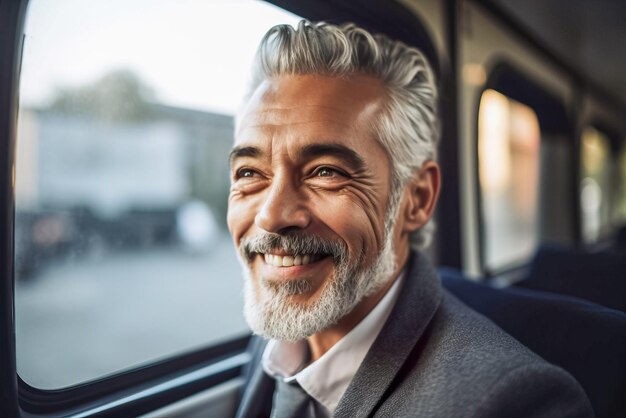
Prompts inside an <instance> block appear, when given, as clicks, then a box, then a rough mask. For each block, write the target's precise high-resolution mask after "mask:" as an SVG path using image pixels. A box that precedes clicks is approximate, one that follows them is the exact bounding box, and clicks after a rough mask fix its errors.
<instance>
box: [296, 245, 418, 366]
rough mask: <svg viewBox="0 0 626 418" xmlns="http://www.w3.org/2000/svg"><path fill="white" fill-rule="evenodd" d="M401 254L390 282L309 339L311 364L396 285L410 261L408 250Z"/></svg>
mask: <svg viewBox="0 0 626 418" xmlns="http://www.w3.org/2000/svg"><path fill="white" fill-rule="evenodd" d="M402 253H403V254H401V255H400V254H399V257H398V263H397V267H396V271H394V272H393V274H392V275H391V276H390V277H389V280H387V282H386V283H385V284H384V285H383V286H382V287H381V288H380V289H378V290H377V291H376V292H374V293H373V294H371V295H369V296H367V297H365V298H363V300H361V302H359V303H358V304H357V305H356V307H355V308H354V309H353V310H352V311H351V312H350V313H348V314H347V315H346V316H344V317H343V318H341V319H340V320H339V322H337V323H336V324H335V325H333V326H331V327H329V328H326V329H325V330H323V331H320V332H318V333H316V334H313V335H311V336H310V337H309V338H308V343H309V348H310V350H311V359H310V361H311V362H314V361H316V360H317V359H319V358H320V357H322V356H323V355H324V354H325V353H326V352H327V351H328V350H330V349H331V347H332V346H333V345H335V344H336V343H337V342H338V341H339V340H341V339H342V338H343V337H344V336H345V335H346V334H348V333H349V332H350V331H352V329H354V327H356V326H357V325H358V324H359V323H360V322H361V321H362V320H363V318H365V317H366V316H367V315H368V314H369V313H370V312H371V311H372V309H374V307H375V306H376V305H378V302H380V300H381V299H382V298H383V297H384V296H385V295H386V294H387V292H388V291H389V289H390V288H391V286H392V285H393V284H394V283H395V281H396V280H397V278H398V276H399V275H400V272H401V271H402V269H403V268H404V265H405V264H406V261H407V259H408V249H407V250H406V251H403V252H402Z"/></svg>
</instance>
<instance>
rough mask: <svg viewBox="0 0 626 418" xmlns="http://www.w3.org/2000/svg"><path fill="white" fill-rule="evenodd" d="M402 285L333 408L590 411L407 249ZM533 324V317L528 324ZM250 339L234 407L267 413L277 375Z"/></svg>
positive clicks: (375, 413)
mask: <svg viewBox="0 0 626 418" xmlns="http://www.w3.org/2000/svg"><path fill="white" fill-rule="evenodd" d="M407 272H408V273H407V277H406V279H405V283H404V288H403V289H402V292H401V295H400V297H399V298H398V301H397V303H396V306H395V307H394V309H393V310H392V312H391V314H390V316H389V319H388V320H387V322H386V324H385V326H384V327H383V329H382V331H381V332H380V335H379V336H378V338H376V340H375V342H374V344H373V345H372V347H371V348H370V350H369V352H368V354H367V356H366V357H365V359H364V360H363V363H362V364H361V366H360V368H359V370H358V371H357V373H356V375H355V376H354V379H353V380H352V382H351V383H350V386H349V387H348V389H347V390H346V393H345V394H344V396H343V397H342V398H341V401H340V402H339V405H338V406H337V409H336V410H335V413H334V414H333V417H370V416H371V417H454V418H456V417H505V418H513V417H520V418H521V417H592V416H593V412H592V409H591V406H590V404H589V401H588V400H587V397H586V396H585V393H584V392H583V390H582V388H581V387H580V385H579V384H578V382H576V380H574V378H572V377H571V376H570V375H569V374H568V373H567V372H565V371H564V370H562V369H560V368H558V367H556V366H554V365H551V364H549V363H547V362H546V361H544V360H543V359H541V358H540V357H538V356H537V355H535V354H534V353H532V352H531V351H530V350H528V349H527V348H526V347H524V346H522V345H521V344H520V343H519V342H517V341H516V340H515V339H513V338H512V337H511V336H509V335H508V334H506V333H505V332H504V331H502V330H501V329H500V328H498V327H497V326H496V325H495V324H493V323H492V322H491V321H489V320H488V319H487V318H485V317H483V316H482V315H480V314H478V313H477V312H475V311H473V310H471V309H470V308H468V307H467V306H465V305H464V304H463V303H461V302H460V301H459V300H458V299H456V298H455V297H454V296H452V295H451V294H449V293H448V292H447V291H445V290H443V289H442V287H441V283H440V281H439V277H438V276H437V273H436V272H435V270H434V269H433V268H432V267H431V266H430V264H429V262H428V261H427V260H426V257H425V256H423V255H421V254H419V253H413V254H412V255H411V258H410V260H409V265H408V269H407ZM528 326H533V324H528ZM265 344H266V342H265V341H264V340H261V339H260V338H255V339H253V343H252V350H253V351H252V356H253V359H252V362H251V363H250V367H249V370H248V372H247V383H246V387H245V389H244V393H243V396H242V400H241V403H240V405H239V410H238V412H237V417H240V418H251V417H265V416H269V413H270V411H271V406H272V405H271V404H272V395H273V392H274V381H273V379H272V378H270V377H268V376H267V375H266V374H265V373H264V372H263V369H262V367H261V356H262V353H263V350H264V348H265Z"/></svg>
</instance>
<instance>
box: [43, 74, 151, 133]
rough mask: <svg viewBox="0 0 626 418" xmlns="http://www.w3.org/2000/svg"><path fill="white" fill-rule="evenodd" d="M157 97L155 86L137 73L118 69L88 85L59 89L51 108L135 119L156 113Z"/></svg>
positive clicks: (115, 119)
mask: <svg viewBox="0 0 626 418" xmlns="http://www.w3.org/2000/svg"><path fill="white" fill-rule="evenodd" d="M153 99H154V93H153V91H152V89H150V88H149V87H148V86H146V85H145V84H144V83H143V82H142V81H141V80H140V79H139V77H137V76H136V75H135V74H134V73H133V72H131V71H129V70H116V71H113V72H111V73H108V74H105V75H104V76H103V77H102V78H100V79H99V80H97V81H95V82H94V83H92V84H89V85H87V86H82V87H71V88H60V89H58V90H57V92H56V95H55V97H54V99H53V100H52V102H51V103H50V105H49V106H48V108H47V110H51V111H54V112H58V113H64V114H72V115H84V116H91V117H93V118H96V119H100V120H103V121H105V122H131V121H133V122H134V121H141V120H146V119H151V118H152V117H153V116H154V115H153V107H152V106H151V104H150V102H151V101H152V100H153Z"/></svg>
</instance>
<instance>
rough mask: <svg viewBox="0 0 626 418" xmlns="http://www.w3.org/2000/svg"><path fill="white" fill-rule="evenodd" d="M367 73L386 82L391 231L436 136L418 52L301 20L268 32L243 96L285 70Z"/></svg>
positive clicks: (425, 239)
mask: <svg viewBox="0 0 626 418" xmlns="http://www.w3.org/2000/svg"><path fill="white" fill-rule="evenodd" d="M356 73H358V74H366V75H369V76H372V77H374V78H376V79H378V80H380V81H382V83H383V86H384V87H385V89H386V91H387V95H388V97H387V101H386V103H385V105H384V108H383V110H382V111H381V112H380V115H379V117H378V118H377V120H375V121H372V128H373V131H374V134H375V135H376V137H377V139H378V141H379V142H380V143H381V145H382V146H383V147H384V148H385V149H386V150H387V153H388V155H389V158H390V160H391V164H392V167H393V168H392V173H391V174H392V180H391V196H390V199H389V203H388V209H387V217H388V219H387V223H386V226H387V231H386V232H387V233H389V229H391V228H392V227H393V224H394V223H395V218H396V216H397V211H398V209H399V205H400V201H401V197H402V191H403V188H404V186H405V185H406V184H407V181H408V180H410V179H411V178H412V176H413V174H414V173H415V171H416V170H418V169H419V168H420V167H421V166H422V164H423V163H424V162H425V161H426V160H435V159H436V154H437V143H438V140H439V121H438V116H437V87H436V84H435V79H434V76H433V72H432V70H431V68H430V65H429V64H428V61H427V59H426V58H425V57H424V55H423V54H422V52H421V51H419V50H418V49H416V48H412V47H409V46H407V45H405V44H404V43H402V42H399V41H394V40H392V39H390V38H388V37H387V36H385V35H381V34H370V33H369V32H367V31H366V30H364V29H362V28H360V27H358V26H356V25H355V24H353V23H347V24H344V25H340V26H336V25H331V24H328V23H311V22H308V21H305V20H302V21H300V23H299V24H298V27H297V29H294V28H293V27H291V26H290V25H278V26H274V27H273V28H271V29H270V30H269V31H268V32H267V33H266V34H265V37H264V38H263V40H262V41H261V44H260V45H259V48H258V50H257V55H256V58H255V61H254V63H253V67H252V78H251V83H250V86H249V90H248V94H247V96H246V100H245V101H244V102H246V101H247V99H249V98H250V96H251V95H252V94H253V93H254V91H255V90H256V89H257V87H258V86H259V85H260V84H261V83H262V82H263V81H265V80H267V79H270V78H274V77H278V76H280V75H285V74H322V75H328V76H337V77H348V76H350V75H353V74H356ZM433 230H434V225H433V222H432V220H431V221H430V222H429V223H428V224H427V225H425V226H424V227H422V228H420V229H419V230H418V231H415V232H414V233H413V234H412V235H411V245H412V246H413V247H415V248H425V247H427V246H428V245H429V243H430V240H431V236H432V232H433Z"/></svg>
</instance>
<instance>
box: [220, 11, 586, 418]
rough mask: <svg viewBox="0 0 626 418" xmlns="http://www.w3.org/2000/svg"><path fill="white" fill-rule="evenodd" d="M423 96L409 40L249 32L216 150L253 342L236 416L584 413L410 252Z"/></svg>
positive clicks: (431, 105)
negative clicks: (251, 48)
mask: <svg viewBox="0 0 626 418" xmlns="http://www.w3.org/2000/svg"><path fill="white" fill-rule="evenodd" d="M436 96H437V91H436V87H435V84H434V80H433V75H432V73H431V70H430V68H429V65H428V63H427V62H426V60H425V58H424V57H423V56H422V54H421V53H420V52H419V51H418V50H416V49H414V48H409V47H407V46H406V45H404V44H402V43H400V42H394V41H392V40H390V39H388V38H386V37H384V36H381V35H371V34H369V33H368V32H366V31H364V30H363V29H360V28H358V27H356V26H354V25H351V24H349V25H344V26H339V27H338V26H333V25H328V24H318V25H314V24H311V23H307V22H301V23H300V24H299V26H298V28H297V29H296V30H294V29H293V28H291V27H290V26H277V27H275V28H273V29H271V30H270V31H269V32H268V34H267V35H266V36H265V38H264V39H263V41H262V43H261V45H260V47H259V51H258V54H257V58H256V63H255V67H254V70H253V79H252V85H251V88H250V94H249V96H248V97H247V101H246V104H245V106H244V107H243V109H242V111H241V112H240V114H239V116H238V119H237V126H236V134H235V145H234V148H233V150H232V152H231V155H230V165H231V173H232V187H231V192H230V197H229V209H228V226H229V229H230V231H231V233H232V235H233V239H234V242H235V245H236V246H237V248H238V249H239V252H240V257H241V260H242V265H243V270H244V275H245V286H244V294H245V315H246V319H247V321H248V323H249V325H250V327H251V328H252V331H253V332H254V333H255V334H257V335H259V336H261V337H263V338H264V339H261V338H258V337H255V338H254V339H253V347H252V357H253V359H252V362H251V364H250V368H249V370H248V374H247V384H246V388H245V392H244V394H243V397H242V401H241V405H240V407H239V411H238V416H240V417H258V416H269V415H270V414H271V416H272V417H282V418H284V417H313V416H316V417H328V416H337V417H365V416H381V417H389V416H391V417H397V416H428V417H431V416H436V417H482V416H485V417H495V416H507V417H508V416H520V417H521V416H524V417H529V416H546V417H547V416H572V417H574V416H591V415H592V413H591V412H590V407H589V404H588V401H587V400H586V398H585V395H584V393H583V392H582V389H581V388H580V387H579V386H578V384H577V382H576V381H574V379H573V378H572V377H571V376H569V375H568V374H567V373H566V372H564V371H563V370H561V369H559V368H557V367H555V366H552V365H550V364H548V363H546V362H544V361H543V360H541V359H540V358H538V357H537V356H535V355H534V354H533V353H531V352H530V351H529V350H527V349H526V348H524V347H523V346H521V345H520V344H519V343H517V342H516V341H515V340H513V339H512V338H511V337H509V336H508V335H507V334H505V333H504V332H503V331H501V330H500V329H499V328H497V327H496V326H495V325H494V324H492V323H491V322H489V321H488V320H486V319H485V318H484V317H482V316H480V315H478V314H477V313H475V312H473V311H472V310H470V309H469V308H467V307H466V306H464V305H463V304H461V303H460V302H459V301H458V300H456V299H455V298H454V297H452V296H451V295H449V294H448V293H446V292H445V291H444V290H442V288H441V285H440V283H439V279H438V277H437V275H436V273H435V272H434V271H433V269H432V268H431V267H430V265H429V264H428V262H427V260H426V258H425V256H424V255H422V254H421V253H420V252H419V251H418V249H419V248H423V247H424V246H426V245H427V243H428V240H429V238H430V234H431V229H432V228H431V227H430V223H429V221H430V219H431V217H432V215H433V212H434V208H435V203H436V200H437V196H438V193H439V187H440V174H439V168H438V165H437V163H436V162H435V154H436V151H435V150H436V139H437V136H438V126H437V125H438V121H437V116H436V109H437V103H436ZM412 248H413V249H412ZM267 340H269V342H268V341H267Z"/></svg>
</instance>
